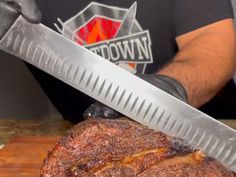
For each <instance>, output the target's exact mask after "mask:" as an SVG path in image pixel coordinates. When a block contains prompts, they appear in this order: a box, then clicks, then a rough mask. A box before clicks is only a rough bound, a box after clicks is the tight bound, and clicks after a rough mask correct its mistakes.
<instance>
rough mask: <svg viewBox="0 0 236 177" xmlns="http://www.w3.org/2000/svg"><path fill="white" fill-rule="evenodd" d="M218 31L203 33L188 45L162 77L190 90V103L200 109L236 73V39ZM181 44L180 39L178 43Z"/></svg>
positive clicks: (225, 32) (163, 72)
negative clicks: (173, 80)
mask: <svg viewBox="0 0 236 177" xmlns="http://www.w3.org/2000/svg"><path fill="white" fill-rule="evenodd" d="M228 30H229V31H224V30H215V31H212V30H211V32H208V30H206V31H203V32H202V33H201V35H200V36H197V37H194V38H193V40H191V41H189V42H188V43H187V45H182V46H181V44H180V46H179V47H180V52H179V53H178V54H177V55H176V56H175V58H174V59H173V60H172V62H171V63H169V64H168V65H166V67H164V68H163V69H162V70H161V71H159V72H158V73H159V74H163V75H167V76H170V77H172V78H174V79H176V80H178V81H179V82H180V83H181V84H182V85H183V86H184V88H185V89H186V91H187V95H188V102H189V104H191V105H192V106H194V107H199V106H201V105H202V104H204V103H206V102H207V101H208V100H209V99H211V98H212V97H213V96H214V95H215V94H216V93H217V92H218V91H219V90H220V89H221V88H222V87H223V86H224V85H225V84H226V82H227V81H228V80H229V79H230V78H231V77H232V75H233V72H234V70H235V40H234V39H235V36H234V37H233V39H232V36H231V37H221V36H222V35H227V32H228V33H232V31H230V30H232V29H230V28H229V29H228ZM177 40H178V39H177Z"/></svg>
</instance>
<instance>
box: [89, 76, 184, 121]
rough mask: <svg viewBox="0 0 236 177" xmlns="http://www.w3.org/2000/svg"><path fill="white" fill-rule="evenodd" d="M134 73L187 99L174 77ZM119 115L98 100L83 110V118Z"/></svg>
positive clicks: (175, 95) (109, 117)
mask: <svg viewBox="0 0 236 177" xmlns="http://www.w3.org/2000/svg"><path fill="white" fill-rule="evenodd" d="M136 75H137V76H138V77H140V78H141V79H143V80H145V81H147V82H149V83H150V84H152V85H154V86H156V87H157V88H159V89H161V90H163V91H165V92H167V93H169V94H170V95H172V96H174V97H176V98H178V99H180V100H182V101H184V102H187V101H188V98H187V92H186V90H185V89H184V87H183V86H182V85H181V84H180V83H179V82H178V81H176V80H175V79H173V78H170V77H168V76H164V75H154V74H136ZM121 116H122V114H120V113H119V112H117V111H115V110H113V109H112V108H109V107H108V106H106V105H104V104H102V103H99V102H96V103H94V104H92V105H91V106H89V107H88V109H87V110H86V111H85V112H84V118H89V117H93V118H96V117H101V118H108V119H114V118H118V117H121Z"/></svg>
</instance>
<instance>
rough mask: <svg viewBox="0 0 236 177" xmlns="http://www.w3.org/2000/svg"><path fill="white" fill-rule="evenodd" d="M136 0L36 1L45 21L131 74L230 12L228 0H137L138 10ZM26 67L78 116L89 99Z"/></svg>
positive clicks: (167, 56)
mask: <svg viewBox="0 0 236 177" xmlns="http://www.w3.org/2000/svg"><path fill="white" fill-rule="evenodd" d="M134 2H135V1H133V0H98V1H96V2H94V1H93V2H91V1H88V0H79V1H78V0H68V1H65V0H50V1H48V0H38V1H37V3H38V5H39V8H40V10H41V11H42V13H43V19H42V23H43V24H45V25H46V26H48V27H50V28H52V29H54V30H55V31H58V32H59V33H61V34H62V35H63V36H65V37H67V38H69V39H71V40H73V41H75V42H77V43H78V45H83V46H85V47H86V48H88V49H90V50H91V51H93V52H95V53H97V54H99V55H101V56H103V57H104V58H106V59H108V60H110V61H111V62H113V63H116V64H118V65H120V66H121V67H124V68H125V69H127V70H129V71H130V72H132V73H136V72H139V73H153V72H156V71H158V69H160V68H161V67H163V66H164V65H165V64H166V63H168V62H169V61H171V59H172V58H173V57H174V55H175V54H176V53H177V52H178V48H177V45H176V41H175V39H176V37H177V36H179V35H181V34H184V33H187V32H190V31H192V30H195V29H197V28H200V27H202V26H205V25H208V24H211V23H214V22H217V21H220V20H222V19H226V18H232V16H233V15H232V7H231V3H230V0H197V1H196V0H155V1H154V0H137V1H136V3H137V10H136V11H135V10H134V8H130V7H131V5H132V4H133V3H134ZM127 17H128V18H127ZM129 17H131V18H129ZM132 17H134V18H132ZM124 26H126V29H128V30H123V29H124V28H123V27H124ZM29 68H30V70H31V71H32V72H33V74H34V76H35V77H36V79H37V80H38V81H39V83H40V84H41V86H42V88H43V89H44V91H45V93H46V94H47V95H48V96H49V98H50V99H51V101H52V102H53V104H54V105H55V107H56V108H57V109H58V110H59V112H61V113H62V115H63V116H64V117H65V118H66V119H70V120H72V121H74V122H77V121H79V118H80V117H82V113H83V111H84V110H85V109H86V108H87V107H88V106H89V105H90V104H91V103H92V102H93V100H92V99H91V98H89V97H88V96H85V95H84V94H82V93H80V92H79V91H77V90H75V89H73V88H71V87H70V86H67V85H66V84H64V83H62V82H61V81H59V80H56V79H54V78H52V77H51V76H49V75H47V74H45V73H43V72H41V71H39V70H38V69H36V68H34V67H32V66H29ZM104 69H106V68H104Z"/></svg>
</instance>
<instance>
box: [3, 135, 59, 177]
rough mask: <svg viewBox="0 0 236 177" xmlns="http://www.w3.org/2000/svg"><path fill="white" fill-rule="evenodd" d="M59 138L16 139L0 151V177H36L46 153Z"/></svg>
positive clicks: (27, 137) (23, 137)
mask: <svg viewBox="0 0 236 177" xmlns="http://www.w3.org/2000/svg"><path fill="white" fill-rule="evenodd" d="M58 139H59V137H47V136H22V137H17V138H15V139H14V140H13V141H11V142H10V143H8V144H7V145H6V146H5V147H4V148H3V149H2V150H0V177H38V176H39V171H40V167H41V165H42V163H43V160H44V158H45V157H46V156H47V154H48V151H50V150H52V148H53V147H54V146H55V144H56V142H57V141H58Z"/></svg>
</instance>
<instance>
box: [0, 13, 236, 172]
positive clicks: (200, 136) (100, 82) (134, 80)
mask: <svg viewBox="0 0 236 177" xmlns="http://www.w3.org/2000/svg"><path fill="white" fill-rule="evenodd" d="M0 49H2V50H4V51H6V52H8V53H11V54H13V55H16V56H18V57H20V58H21V59H23V60H24V61H26V62H29V63H31V64H32V65H34V66H36V67H38V68H40V69H41V70H43V71H45V72H47V73H49V74H51V75H53V76H55V77H56V78H58V79H60V80H62V81H64V82H65V83H67V84H69V85H71V86H72V87H74V88H76V89H78V90H80V91H82V92H84V93H86V94H87V95H89V96H91V97H93V98H95V99H96V100H98V101H100V102H102V103H104V104H106V105H108V106H110V107H112V108H113V109H115V110H117V111H119V112H121V113H122V114H124V115H126V116H128V117H130V118H132V119H134V120H135V121H137V122H140V123H141V124H143V125H146V126H148V127H150V128H153V129H155V130H159V131H162V132H164V133H166V134H168V135H171V136H174V137H178V138H181V139H183V140H185V141H187V142H188V143H189V144H190V145H192V146H194V147H195V148H200V149H202V150H203V151H205V152H206V153H207V154H208V155H209V156H212V157H215V158H216V159H218V160H219V161H221V162H222V163H224V164H225V165H226V166H227V167H229V168H230V169H231V170H233V171H236V132H235V131H234V130H233V129H231V128H229V127H227V126H226V125H223V124H222V123H220V122H218V121H216V120H214V119H213V118H211V117H209V116H207V115H206V114H204V113H202V112H200V111H198V110H196V109H194V108H193V107H191V106H189V105H187V104H185V103H184V102H181V101H180V100H178V99H176V98H174V97H172V96H171V95H169V94H167V93H165V92H163V91H162V90H160V89H158V88H156V87H154V86H153V85H151V84H149V83H147V82H145V81H143V80H142V79H140V78H138V77H136V76H134V75H132V74H131V73H129V72H127V71H125V70H123V69H121V68H119V67H118V66H116V65H115V64H112V63H111V62H109V61H107V60H105V59H104V58H102V57H100V56H98V55H96V54H94V53H92V52H91V51H89V50H87V49H85V48H84V47H82V46H79V45H78V44H76V43H74V42H73V41H71V40H68V39H66V38H64V37H63V36H61V35H60V34H58V33H56V32H54V31H52V30H50V29H49V28H47V27H46V26H44V25H42V24H31V23H29V22H27V21H26V20H25V19H24V18H23V17H22V16H19V18H17V20H16V21H15V23H14V24H13V25H12V26H11V28H10V29H9V30H8V31H7V33H6V34H5V35H3V37H2V39H1V40H0Z"/></svg>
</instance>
